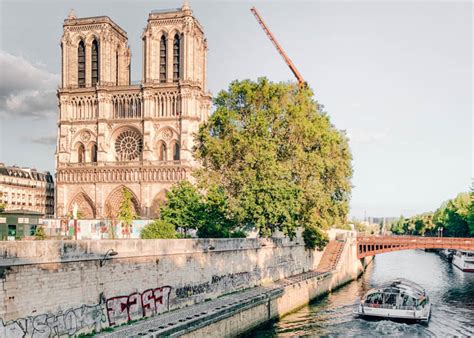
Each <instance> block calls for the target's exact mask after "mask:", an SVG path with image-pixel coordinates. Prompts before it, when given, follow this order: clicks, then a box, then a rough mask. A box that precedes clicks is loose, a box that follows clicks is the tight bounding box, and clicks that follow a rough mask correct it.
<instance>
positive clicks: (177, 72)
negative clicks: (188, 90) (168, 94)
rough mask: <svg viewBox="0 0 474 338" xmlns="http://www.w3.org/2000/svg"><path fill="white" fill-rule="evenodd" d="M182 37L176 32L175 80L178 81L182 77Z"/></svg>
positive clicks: (174, 41) (174, 48) (174, 44)
mask: <svg viewBox="0 0 474 338" xmlns="http://www.w3.org/2000/svg"><path fill="white" fill-rule="evenodd" d="M180 49H181V47H180V38H179V35H178V34H176V35H175V36H174V40H173V81H174V82H178V80H179V79H180V76H181V74H180V59H181V55H180V54H181V50H180Z"/></svg>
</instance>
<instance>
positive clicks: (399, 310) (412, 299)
mask: <svg viewBox="0 0 474 338" xmlns="http://www.w3.org/2000/svg"><path fill="white" fill-rule="evenodd" d="M354 313H355V314H357V315H359V316H362V317H376V318H385V319H400V320H407V321H424V322H427V321H428V320H429V318H430V314H431V303H430V300H429V298H428V296H427V295H426V292H425V290H424V289H423V288H422V287H421V286H419V285H418V284H416V283H413V282H411V281H409V280H406V279H402V278H399V279H396V280H394V281H392V282H390V283H388V284H387V285H384V286H382V287H380V288H377V289H372V290H370V291H369V292H367V293H366V294H365V295H364V297H363V298H362V300H361V301H360V305H358V306H357V309H356V310H355V311H354Z"/></svg>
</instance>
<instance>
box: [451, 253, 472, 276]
mask: <svg viewBox="0 0 474 338" xmlns="http://www.w3.org/2000/svg"><path fill="white" fill-rule="evenodd" d="M452 263H453V265H454V266H455V267H457V268H458V269H460V270H461V271H463V272H474V264H472V263H470V264H466V262H465V261H464V259H462V258H459V257H458V256H454V257H453V260H452Z"/></svg>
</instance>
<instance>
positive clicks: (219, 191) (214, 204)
mask: <svg viewBox="0 0 474 338" xmlns="http://www.w3.org/2000/svg"><path fill="white" fill-rule="evenodd" d="M228 209H229V205H228V199H227V197H226V195H225V191H224V189H223V188H222V187H218V186H212V187H210V188H209V189H208V190H207V191H206V194H205V196H203V198H202V203H201V207H200V208H199V215H198V216H197V217H196V218H198V219H199V221H198V223H199V225H198V231H197V235H198V237H201V238H227V237H245V232H244V233H241V230H240V229H237V230H236V228H237V226H238V224H237V223H236V221H235V220H234V219H233V218H231V217H230V216H229V214H228V212H227V210H228Z"/></svg>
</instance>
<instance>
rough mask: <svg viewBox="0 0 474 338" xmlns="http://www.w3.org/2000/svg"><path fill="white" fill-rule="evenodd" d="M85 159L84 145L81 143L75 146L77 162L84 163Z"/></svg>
mask: <svg viewBox="0 0 474 338" xmlns="http://www.w3.org/2000/svg"><path fill="white" fill-rule="evenodd" d="M85 161H86V150H85V148H84V145H83V144H82V143H81V144H79V147H77V162H79V163H84V162H85Z"/></svg>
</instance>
